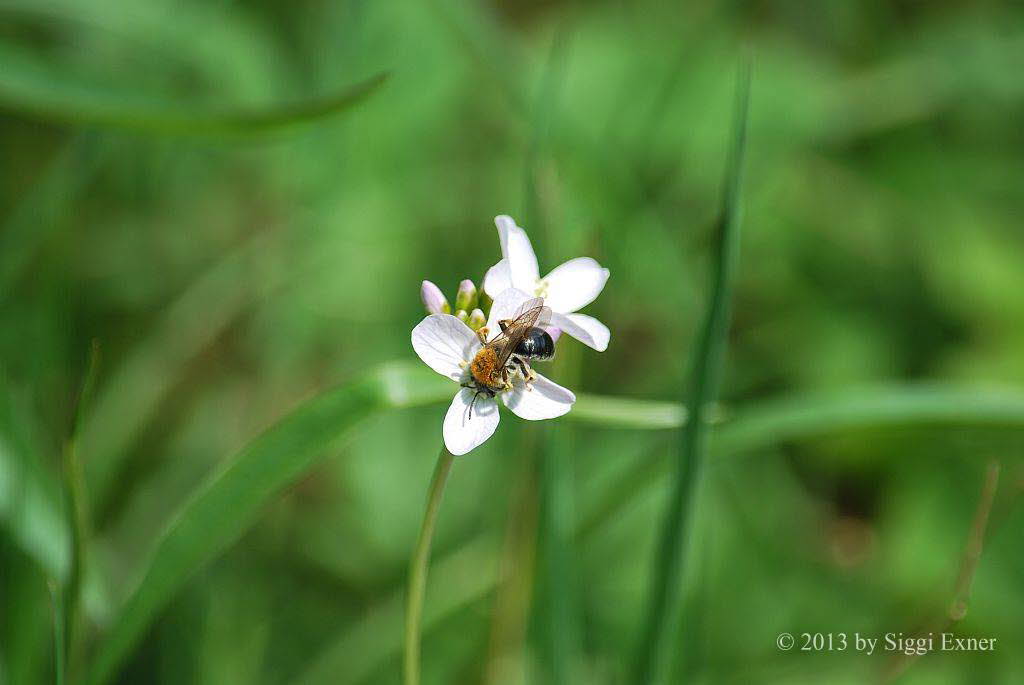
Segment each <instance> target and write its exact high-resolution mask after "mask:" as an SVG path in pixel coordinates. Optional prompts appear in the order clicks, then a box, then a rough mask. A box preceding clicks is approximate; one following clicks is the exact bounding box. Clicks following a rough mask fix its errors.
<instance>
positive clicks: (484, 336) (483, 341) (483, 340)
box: [476, 326, 490, 345]
mask: <svg viewBox="0 0 1024 685" xmlns="http://www.w3.org/2000/svg"><path fill="white" fill-rule="evenodd" d="M488 333H490V331H488V330H487V326H483V327H482V328H480V329H479V330H478V331H477V332H476V337H478V338H480V344H481V345H486V344H487V334H488Z"/></svg>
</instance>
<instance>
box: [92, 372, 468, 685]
mask: <svg viewBox="0 0 1024 685" xmlns="http://www.w3.org/2000/svg"><path fill="white" fill-rule="evenodd" d="M423 371H426V372H427V373H428V374H430V375H436V374H433V373H432V372H431V371H430V370H429V369H426V368H424V369H423ZM421 378H422V377H421V376H420V375H419V374H405V373H403V372H402V369H401V367H395V366H392V365H384V366H382V367H380V368H379V369H378V370H376V371H374V372H372V373H370V374H368V375H367V376H365V377H363V378H361V379H359V380H356V381H354V382H352V383H350V384H348V385H345V386H342V387H339V388H337V389H335V390H331V391H329V392H326V393H324V394H322V395H320V396H319V397H316V398H315V399H313V400H311V401H309V402H307V403H305V404H304V405H303V406H301V407H300V408H299V409H297V410H296V411H295V412H293V413H292V414H290V415H289V416H287V417H285V418H284V419H282V420H281V421H280V422H278V423H276V424H275V425H274V426H273V427H271V428H270V429H268V430H267V431H266V432H264V433H263V434H262V435H260V436H259V437H258V438H256V439H255V440H254V441H253V442H251V443H250V444H249V445H248V446H247V447H245V448H244V449H243V450H242V451H241V452H239V453H238V454H237V455H236V456H235V457H234V458H232V459H231V460H229V461H228V463H227V466H226V467H225V468H224V469H223V470H221V471H219V472H217V473H215V474H214V475H212V476H211V477H210V478H209V479H208V480H207V481H206V483H205V484H204V485H203V486H201V487H200V488H199V490H198V491H197V492H196V493H195V494H194V495H193V496H192V498H191V499H190V500H189V501H188V502H187V503H185V505H184V506H183V507H182V508H181V510H180V511H179V513H178V514H177V515H176V516H175V517H174V519H173V520H172V521H171V522H170V524H169V526H168V527H167V529H166V530H165V532H164V533H163V535H162V537H161V539H160V540H159V541H158V542H157V544H156V546H155V550H154V553H153V555H152V557H151V558H150V560H149V562H148V564H147V565H146V569H145V571H144V572H143V574H142V579H141V581H140V582H139V584H138V586H137V587H136V588H135V589H134V591H133V592H132V593H131V595H130V596H129V598H128V600H127V601H126V603H125V604H124V606H123V607H121V609H120V611H119V612H118V614H117V616H116V617H115V619H114V620H113V622H112V624H111V629H110V633H109V634H108V635H107V636H106V639H104V640H103V642H102V645H101V647H100V649H99V651H98V653H97V654H96V658H95V659H94V661H93V663H92V665H91V669H90V672H89V674H88V677H87V680H86V682H88V683H92V685H99V684H100V683H105V682H108V681H109V680H110V679H111V678H112V677H113V676H114V675H116V673H117V671H118V668H119V667H120V666H121V665H122V664H123V662H124V660H125V658H126V657H127V656H128V655H129V654H130V653H131V651H132V649H133V648H134V646H135V645H136V643H137V642H138V641H139V639H140V638H141V637H142V635H143V634H144V633H145V631H146V629H147V628H148V627H149V625H150V623H151V622H152V621H153V620H154V619H155V618H156V616H157V615H158V614H159V613H160V611H161V610H162V609H163V608H164V607H165V606H166V605H167V603H168V602H169V601H170V599H171V598H172V597H173V596H174V594H175V593H176V592H177V591H178V590H179V589H180V588H181V586H182V585H183V584H184V583H185V581H186V580H187V579H188V578H189V577H190V576H191V575H192V574H193V573H194V572H195V571H196V570H197V569H198V568H200V567H201V566H203V565H204V564H205V563H207V562H209V561H210V560H211V559H213V558H214V557H215V556H216V555H217V554H219V553H220V552H221V551H222V550H223V549H224V548H226V547H227V546H228V545H230V544H231V543H232V542H233V541H235V540H236V539H238V537H239V536H240V535H241V534H242V533H243V532H244V531H245V529H246V528H247V527H248V526H249V525H251V524H252V522H253V521H254V520H255V519H256V517H257V516H258V515H259V512H260V509H261V507H262V506H263V505H264V504H265V503H266V502H267V501H268V500H270V499H271V498H272V497H274V496H275V495H276V494H277V493H278V492H280V491H281V490H282V489H283V488H284V487H285V486H287V485H288V484H290V483H292V482H293V481H295V479H297V478H298V477H300V476H301V475H302V474H303V473H305V472H306V471H308V470H309V469H310V468H312V467H313V466H314V465H315V464H316V463H317V462H318V461H319V460H320V459H321V458H323V456H325V453H326V452H328V451H329V449H330V448H331V446H333V445H335V444H337V442H338V441H339V440H340V439H341V438H344V437H346V436H348V435H349V434H351V432H352V430H353V429H354V428H355V427H356V426H358V425H359V424H360V423H361V422H362V421H363V420H364V419H366V418H367V417H369V416H371V415H372V414H375V413H377V412H380V411H383V410H386V409H392V408H400V407H405V406H411V405H413V404H420V403H423V402H424V401H425V400H430V401H433V400H436V399H437V398H436V392H433V393H432V392H430V391H429V389H428V391H427V392H424V391H423V389H422V388H421V387H419V386H420V385H421V384H420V382H419V381H420V379H421ZM438 379H439V380H441V381H442V382H443V381H444V379H442V378H440V377H438ZM444 384H445V385H447V386H449V387H448V388H447V394H449V395H450V394H452V387H454V386H452V384H451V383H450V382H447V383H444ZM427 387H428V388H429V387H431V386H429V385H428V386H427ZM434 387H436V386H434Z"/></svg>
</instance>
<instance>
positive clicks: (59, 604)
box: [46, 580, 67, 685]
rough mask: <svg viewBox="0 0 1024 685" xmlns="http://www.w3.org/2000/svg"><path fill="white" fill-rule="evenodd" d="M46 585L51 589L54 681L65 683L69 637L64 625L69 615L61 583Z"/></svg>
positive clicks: (51, 582) (51, 581)
mask: <svg viewBox="0 0 1024 685" xmlns="http://www.w3.org/2000/svg"><path fill="white" fill-rule="evenodd" d="M46 585H47V588H48V589H49V591H50V609H51V615H52V620H53V682H54V683H56V685H64V675H65V671H66V668H67V666H66V664H67V658H66V657H67V637H66V635H65V634H64V626H66V625H67V615H66V613H65V611H64V608H65V607H64V600H63V599H62V597H61V590H60V585H59V584H58V583H57V581H55V580H50V581H48V582H47V584H46Z"/></svg>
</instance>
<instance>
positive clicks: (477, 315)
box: [468, 309, 487, 331]
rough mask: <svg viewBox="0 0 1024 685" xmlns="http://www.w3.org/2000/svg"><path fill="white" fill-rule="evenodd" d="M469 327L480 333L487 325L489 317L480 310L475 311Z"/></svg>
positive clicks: (471, 315)
mask: <svg viewBox="0 0 1024 685" xmlns="http://www.w3.org/2000/svg"><path fill="white" fill-rule="evenodd" d="M468 323H469V327H470V328H472V329H473V330H474V331H479V330H480V329H481V328H483V327H484V326H486V325H487V317H486V316H484V313H483V312H482V311H480V310H479V309H474V310H473V312H472V313H471V314H470V315H469V322H468Z"/></svg>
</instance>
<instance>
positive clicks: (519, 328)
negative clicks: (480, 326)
mask: <svg viewBox="0 0 1024 685" xmlns="http://www.w3.org/2000/svg"><path fill="white" fill-rule="evenodd" d="M550 320H551V309H550V308H549V307H546V306H544V298H543V297H535V298H533V299H532V300H527V301H526V302H524V303H523V304H522V305H521V306H520V307H519V309H517V310H516V314H515V318H514V319H512V320H511V322H510V323H509V324H508V326H507V327H506V328H505V331H504V333H503V334H502V336H500V337H499V338H496V339H495V340H494V341H493V343H496V347H495V352H496V353H497V355H498V368H501V367H503V366H505V362H507V361H508V358H509V357H511V356H512V352H513V351H514V350H515V349H516V345H518V344H519V342H520V341H521V340H522V339H523V338H524V337H525V336H526V333H527V332H528V331H529V330H530V329H531V328H533V327H534V326H543V325H545V324H546V323H548V321H550Z"/></svg>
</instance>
